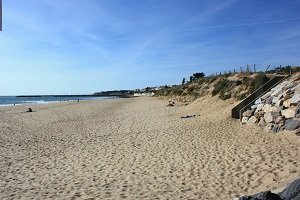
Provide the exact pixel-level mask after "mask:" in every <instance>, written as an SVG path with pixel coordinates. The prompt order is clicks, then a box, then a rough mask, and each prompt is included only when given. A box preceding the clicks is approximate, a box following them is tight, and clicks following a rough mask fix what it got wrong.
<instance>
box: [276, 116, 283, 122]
mask: <svg viewBox="0 0 300 200" xmlns="http://www.w3.org/2000/svg"><path fill="white" fill-rule="evenodd" d="M283 121H284V117H283V116H277V117H276V118H275V123H276V124H279V123H281V122H283Z"/></svg>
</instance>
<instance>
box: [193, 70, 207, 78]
mask: <svg viewBox="0 0 300 200" xmlns="http://www.w3.org/2000/svg"><path fill="white" fill-rule="evenodd" d="M204 76H205V74H204V73H203V72H200V73H194V74H193V77H194V78H195V80H196V79H198V78H203V77H204Z"/></svg>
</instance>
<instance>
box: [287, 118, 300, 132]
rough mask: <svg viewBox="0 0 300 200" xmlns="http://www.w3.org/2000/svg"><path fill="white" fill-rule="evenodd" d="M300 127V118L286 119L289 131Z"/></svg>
mask: <svg viewBox="0 0 300 200" xmlns="http://www.w3.org/2000/svg"><path fill="white" fill-rule="evenodd" d="M298 127H300V120H297V119H288V120H286V121H285V125H284V128H285V129H286V130H289V131H293V130H295V129H297V128H298Z"/></svg>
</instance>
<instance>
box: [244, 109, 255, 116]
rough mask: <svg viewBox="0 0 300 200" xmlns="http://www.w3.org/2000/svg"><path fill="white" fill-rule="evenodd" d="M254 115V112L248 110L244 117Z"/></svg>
mask: <svg viewBox="0 0 300 200" xmlns="http://www.w3.org/2000/svg"><path fill="white" fill-rule="evenodd" d="M252 114H253V111H252V110H247V111H245V112H243V117H251V115H252Z"/></svg>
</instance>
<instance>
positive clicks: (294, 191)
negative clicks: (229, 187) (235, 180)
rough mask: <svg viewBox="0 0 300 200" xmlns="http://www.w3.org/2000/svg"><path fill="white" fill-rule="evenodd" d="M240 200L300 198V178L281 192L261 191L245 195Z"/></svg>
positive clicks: (290, 199) (293, 199)
mask: <svg viewBox="0 0 300 200" xmlns="http://www.w3.org/2000/svg"><path fill="white" fill-rule="evenodd" d="M239 200H300V179H297V180H295V181H294V182H292V183H291V184H289V185H288V186H287V187H286V188H285V189H284V190H283V191H282V192H280V193H279V194H274V193H272V192H271V191H267V192H260V193H258V194H255V195H252V196H243V197H240V198H239Z"/></svg>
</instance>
